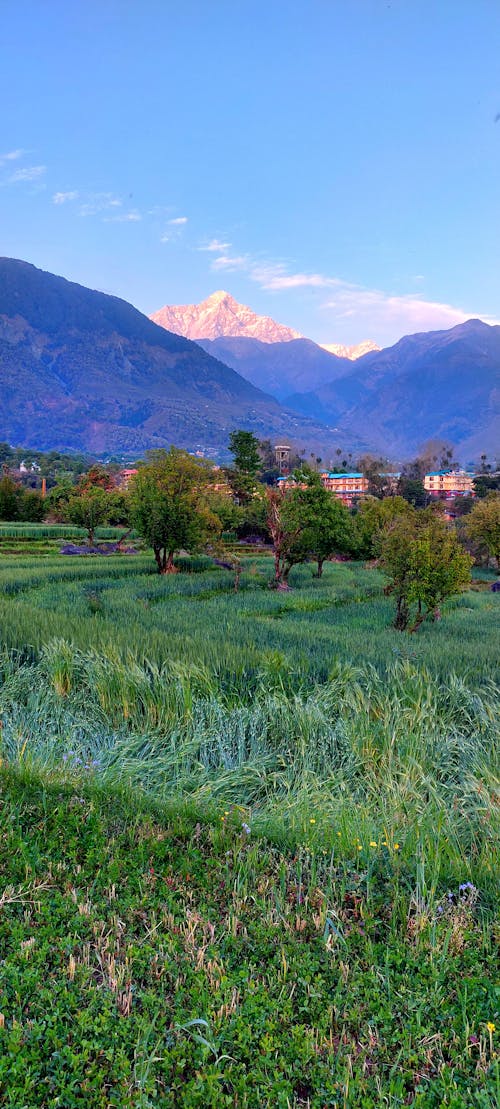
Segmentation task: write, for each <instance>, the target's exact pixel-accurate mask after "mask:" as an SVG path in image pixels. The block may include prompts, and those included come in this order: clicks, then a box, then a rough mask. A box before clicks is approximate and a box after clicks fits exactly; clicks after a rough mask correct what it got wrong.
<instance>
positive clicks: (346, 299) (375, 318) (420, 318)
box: [323, 285, 497, 335]
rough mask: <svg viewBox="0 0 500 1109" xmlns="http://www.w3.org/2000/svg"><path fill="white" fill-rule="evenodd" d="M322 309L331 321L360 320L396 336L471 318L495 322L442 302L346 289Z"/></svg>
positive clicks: (352, 287)
mask: <svg viewBox="0 0 500 1109" xmlns="http://www.w3.org/2000/svg"><path fill="white" fill-rule="evenodd" d="M323 307H324V308H325V309H327V310H330V311H331V312H332V314H333V319H334V320H338V321H343V320H344V321H345V320H352V321H353V323H354V322H355V321H356V320H357V319H363V321H366V324H367V326H371V328H372V330H374V329H375V328H377V329H380V328H385V329H388V330H390V331H391V332H393V333H394V334H397V335H403V334H408V333H409V332H412V331H432V330H434V329H441V328H443V329H444V328H448V327H454V326H455V325H456V324H459V323H464V322H465V320H469V319H471V317H479V318H480V319H483V320H484V321H485V322H486V323H495V322H497V321H495V320H494V319H493V318H492V317H491V316H488V314H487V313H484V312H477V311H466V309H464V308H460V307H457V306H456V305H453V304H446V303H444V302H442V301H434V300H424V299H423V297H420V296H414V295H411V294H406V295H402V296H394V295H392V294H390V293H386V292H384V291H383V290H381V289H365V288H362V287H359V288H358V287H356V286H347V285H345V286H343V287H340V288H339V289H338V292H336V293H335V295H334V296H333V297H332V298H331V299H330V300H328V301H326V303H325V304H324V305H323Z"/></svg>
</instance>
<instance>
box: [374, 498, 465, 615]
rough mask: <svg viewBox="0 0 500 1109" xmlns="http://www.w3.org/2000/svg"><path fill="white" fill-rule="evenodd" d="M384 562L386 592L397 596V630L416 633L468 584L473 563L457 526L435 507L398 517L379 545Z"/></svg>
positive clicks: (382, 562) (415, 510)
mask: <svg viewBox="0 0 500 1109" xmlns="http://www.w3.org/2000/svg"><path fill="white" fill-rule="evenodd" d="M380 548H381V558H380V562H381V565H382V567H383V569H384V570H385V572H386V574H387V575H388V577H389V585H388V587H387V589H386V592H387V593H393V594H394V595H395V597H396V616H395V620H394V626H395V627H396V628H398V629H399V630H400V631H404V630H405V629H407V628H408V626H409V624H410V621H413V623H412V624H411V626H410V628H409V630H410V631H416V630H417V628H418V627H419V626H420V624H421V623H422V622H423V621H424V620H426V619H428V618H432V619H434V620H438V619H440V617H441V611H440V606H441V604H442V603H443V601H445V600H446V599H447V597H451V596H453V594H455V593H460V592H461V591H462V589H464V588H465V587H466V586H467V585H468V583H469V581H470V568H471V565H472V559H471V558H470V556H469V555H468V554H466V553H465V551H464V550H463V548H462V547H461V546H460V543H459V541H458V538H457V535H456V533H455V531H454V529H453V528H450V527H449V525H447V523H446V521H445V520H444V519H443V517H442V516H440V515H439V513H436V512H433V511H432V509H423V510H417V509H414V510H412V512H411V514H410V515H407V516H406V517H399V518H396V519H395V520H394V521H393V522H392V523H391V524H389V526H388V527H387V529H386V531H385V533H384V534H383V536H382V537H381V541H380Z"/></svg>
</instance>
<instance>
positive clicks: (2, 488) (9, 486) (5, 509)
mask: <svg viewBox="0 0 500 1109" xmlns="http://www.w3.org/2000/svg"><path fill="white" fill-rule="evenodd" d="M19 493H20V489H19V486H18V485H17V483H16V482H15V481H14V480H13V479H12V478H11V477H10V476H9V474H2V477H1V478H0V520H17V518H18V502H19Z"/></svg>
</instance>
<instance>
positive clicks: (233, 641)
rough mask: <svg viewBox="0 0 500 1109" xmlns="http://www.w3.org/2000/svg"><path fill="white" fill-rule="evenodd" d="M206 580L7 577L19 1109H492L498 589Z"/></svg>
mask: <svg viewBox="0 0 500 1109" xmlns="http://www.w3.org/2000/svg"><path fill="white" fill-rule="evenodd" d="M51 542H52V541H51ZM9 551H10V548H9ZM184 568H185V569H187V570H190V571H191V572H190V573H185V574H179V575H175V576H174V577H172V578H169V579H168V580H161V579H159V578H158V576H156V575H155V574H154V573H152V572H151V570H152V566H151V559H150V557H149V556H147V555H145V554H139V555H137V556H133V557H130V558H127V557H126V556H119V555H113V556H109V557H106V558H104V557H100V556H96V557H95V558H94V557H92V558H89V559H69V560H68V561H67V560H65V559H64V558H63V557H62V556H60V555H57V554H56V553H55V552H54V551H48V552H47V554H46V555H44V556H43V557H40V556H38V555H37V556H34V555H33V553H32V554H31V555H26V556H24V555H23V556H22V557H19V556H18V555H15V556H13V555H12V554H10V553H8V551H7V550H6V552H5V556H2V557H0V623H1V637H2V650H1V651H0V759H1V764H0V785H1V794H0V843H1V851H0V1104H1V1105H5V1106H10V1107H11V1109H36V1107H40V1109H56V1107H58V1109H73V1107H74V1106H77V1107H81V1109H83V1107H85V1109H122V1107H123V1109H149V1107H156V1106H159V1107H160V1109H162V1107H165V1109H170V1107H177V1106H180V1107H184V1106H185V1107H187V1109H191V1107H193V1106H200V1107H205V1106H207V1107H211V1106H213V1107H218V1106H224V1105H227V1106H233V1105H234V1106H238V1107H247V1109H254V1107H255V1109H260V1107H262V1106H263V1107H266V1106H270V1107H271V1106H272V1107H274V1106H278V1107H279V1109H281V1107H283V1109H299V1107H304V1109H324V1107H333V1109H336V1107H338V1109H358V1107H361V1109H364V1107H368V1109H372V1107H373V1109H378V1107H379V1106H389V1107H394V1109H395V1107H396V1106H398V1107H399V1106H405V1105H416V1106H424V1107H426V1109H433V1107H440V1106H448V1107H449V1106H451V1107H454V1109H462V1107H470V1106H472V1107H481V1109H486V1107H488V1109H489V1107H490V1106H493V1105H496V1104H497V1101H499V1099H500V1079H499V1073H498V1064H499V1059H498V1031H497V1030H498V1028H499V1026H500V1019H499V993H498V989H497V986H496V981H497V979H496V970H497V960H498V925H497V924H496V922H495V914H496V911H497V906H498V893H499V883H498V858H499V835H498V827H499V826H498V812H499V807H498V800H499V784H498V783H499V773H498V771H499V760H498V754H499V751H498V734H499V728H498V720H499V713H498V709H499V703H500V699H499V694H498V685H497V682H496V680H495V679H496V672H497V636H498V597H496V596H495V595H492V594H491V593H490V592H489V590H488V582H487V576H488V575H486V579H485V581H484V582H481V580H478V581H477V582H476V583H475V586H474V589H473V590H472V591H471V592H470V593H467V594H464V595H463V596H461V597H458V598H456V599H455V600H454V601H452V602H451V603H450V605H449V606H447V607H446V613H445V617H444V619H443V620H442V621H441V622H440V623H439V624H437V625H434V626H430V625H429V626H428V627H424V628H422V629H421V631H420V632H419V634H418V636H404V635H401V633H398V632H395V631H394V629H393V628H392V627H391V615H392V612H391V600H390V599H389V598H386V597H384V596H383V593H382V585H383V579H382V577H381V575H380V574H379V573H378V572H377V571H374V570H371V569H367V568H365V567H363V566H360V565H355V564H349V565H329V566H327V567H326V568H325V575H324V578H323V579H322V580H321V581H318V580H316V579H314V578H313V577H312V574H311V568H310V567H302V568H300V569H299V570H297V571H296V573H295V575H294V577H293V581H292V584H293V585H294V587H295V588H294V589H293V592H292V593H291V594H289V595H286V596H283V595H281V594H276V593H274V592H271V591H270V590H269V589H268V588H267V580H268V577H269V574H270V573H271V568H270V564H269V560H268V559H265V558H264V559H261V560H258V562H257V564H255V563H254V562H252V560H248V562H247V563H246V564H245V570H244V573H243V576H242V582H241V591H240V593H239V594H237V595H235V594H234V592H233V586H232V580H231V577H230V575H227V574H226V573H224V572H223V571H221V570H218V569H214V568H213V567H210V564H209V563H208V562H207V560H206V559H196V560H184ZM483 577H484V575H483ZM495 1026H496V1027H495Z"/></svg>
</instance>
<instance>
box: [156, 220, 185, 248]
mask: <svg viewBox="0 0 500 1109" xmlns="http://www.w3.org/2000/svg"><path fill="white" fill-rule="evenodd" d="M188 222H189V220H188V217H187V216H172V218H171V219H169V220H167V227H166V230H165V231H163V232H162V234H161V235H160V242H161V243H174V242H175V241H176V239H180V238H181V235H182V232H183V229H184V227H185V226H186V224H187V223H188Z"/></svg>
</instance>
